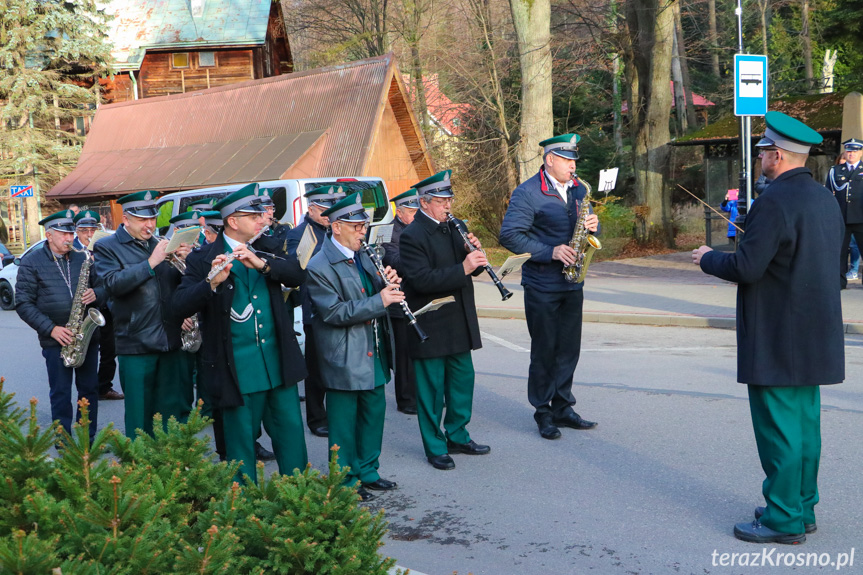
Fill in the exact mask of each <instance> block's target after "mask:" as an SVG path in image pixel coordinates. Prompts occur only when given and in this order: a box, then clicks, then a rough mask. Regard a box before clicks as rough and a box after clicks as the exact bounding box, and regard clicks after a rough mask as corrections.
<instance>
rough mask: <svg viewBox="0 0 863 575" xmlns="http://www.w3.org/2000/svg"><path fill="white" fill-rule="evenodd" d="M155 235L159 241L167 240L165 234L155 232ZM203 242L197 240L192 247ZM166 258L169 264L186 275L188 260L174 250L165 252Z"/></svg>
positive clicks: (196, 246)
mask: <svg viewBox="0 0 863 575" xmlns="http://www.w3.org/2000/svg"><path fill="white" fill-rule="evenodd" d="M153 237H154V238H156V240H157V241H162V240H167V239H168V238H166V237H165V236H160V235H159V234H153ZM200 245H201V244H199V243H198V241H197V240H196V241H195V243H194V244H192V249H195V248H198V247H200ZM165 259H166V260H167V262H168V263H169V264H171V265H172V266H174V268H175V269H176V270H177V271H178V272H180V273H181V274H183V275H186V262H185V260H183V258H181V257H180V256H178V255H177V254H176V253H174V252H169V253H166V254H165Z"/></svg>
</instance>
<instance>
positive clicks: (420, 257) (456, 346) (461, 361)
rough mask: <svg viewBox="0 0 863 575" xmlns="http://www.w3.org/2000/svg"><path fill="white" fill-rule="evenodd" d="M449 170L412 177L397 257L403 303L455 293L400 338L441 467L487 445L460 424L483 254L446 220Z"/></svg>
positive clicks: (416, 304) (470, 372)
mask: <svg viewBox="0 0 863 575" xmlns="http://www.w3.org/2000/svg"><path fill="white" fill-rule="evenodd" d="M451 173H452V172H451V171H450V170H446V171H443V172H439V173H437V174H435V175H434V176H431V177H430V178H426V179H425V180H423V181H421V182H419V183H417V184H414V186H413V187H414V189H416V190H417V193H418V195H419V198H420V210H419V213H418V214H417V215H416V217H415V218H414V221H413V223H412V224H411V225H409V226H408V227H406V228H405V230H404V231H403V232H402V235H401V237H400V238H399V252H400V256H401V258H400V263H399V265H400V266H401V272H402V273H403V274H404V283H405V295H406V296H407V302H408V306H409V307H410V309H412V310H416V309H420V308H421V307H423V306H424V305H426V304H427V303H429V302H431V301H432V300H434V299H438V298H442V297H447V296H453V297H454V298H455V302H454V303H450V304H447V305H444V306H443V307H441V308H440V309H438V310H435V311H432V312H429V313H427V314H425V315H423V316H422V319H421V323H422V328H423V330H425V332H426V334H427V335H428V340H427V341H426V342H424V343H422V342H420V339H419V337H418V336H417V335H416V333H412V334H410V335H409V340H408V345H409V347H410V353H411V357H412V358H413V360H414V369H415V370H416V384H417V412H418V413H417V421H418V422H419V428H420V435H421V436H422V441H423V448H424V449H425V454H426V458H427V459H428V461H429V463H431V464H432V466H433V467H434V468H435V469H441V470H448V469H455V462H454V461H453V459H452V457H450V453H464V454H468V455H484V454H486V453H489V452H490V451H491V448H490V447H489V446H488V445H480V444H478V443H477V442H475V441H474V440H473V439H471V437H470V433H468V430H467V424H468V423H470V419H471V415H472V413H473V388H474V379H475V372H474V368H473V359H472V358H471V350H474V349H479V348H481V347H482V340H481V339H480V335H479V322H478V321H477V317H476V304H475V303H474V296H473V277H472V276H474V275H478V274H480V273H482V271H483V266H485V265H487V263H488V261H487V260H486V258H485V254H484V253H483V252H482V250H480V249H479V248H480V247H481V246H480V243H479V240H477V239H476V238H475V237H473V234H470V235H469V238H470V240H471V243H473V245H474V246H475V247H476V248H477V250H476V251H473V252H471V251H469V250H468V248H467V246H465V244H464V240H463V239H462V237H461V235H460V234H459V233H458V231H457V230H456V229H455V228H454V226H453V224H451V223H449V222H448V221H447V214H448V213H449V212H450V210H451V209H452V201H453V191H452V185H451V184H450V174H451ZM444 402H446V417H444V414H443V411H444ZM441 421H443V427H444V429H443V430H441Z"/></svg>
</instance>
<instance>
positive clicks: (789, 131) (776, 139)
mask: <svg viewBox="0 0 863 575" xmlns="http://www.w3.org/2000/svg"><path fill="white" fill-rule="evenodd" d="M764 123H765V124H767V128H766V129H765V130H764V137H763V138H761V140H759V141H758V143H757V144H755V147H756V148H780V149H782V150H785V151H788V152H793V153H796V154H808V153H809V148H811V147H812V146H816V145H818V144H820V143H821V142H823V141H824V138H822V137H821V134H819V133H818V132H816V131H815V130H813V129H812V128H810V127H809V126H807V125H806V124H804V123H803V122H801V121H800V120H797V119H795V118H792V117H791V116H789V115H787V114H783V113H782V112H773V111H770V112H767V114H766V115H765V116H764Z"/></svg>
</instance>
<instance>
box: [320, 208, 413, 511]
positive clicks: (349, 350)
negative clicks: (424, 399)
mask: <svg viewBox="0 0 863 575" xmlns="http://www.w3.org/2000/svg"><path fill="white" fill-rule="evenodd" d="M360 196H361V194H359V193H355V194H351V195H350V196H348V197H346V198H344V199H343V200H341V201H339V202H338V203H336V204H335V205H334V206H333V207H331V208H330V209H328V210H326V211H324V212H323V213H322V215H323V216H324V217H327V218H328V219H329V221H330V222H331V230H332V234H331V235H330V236H328V237H327V238H326V239H325V240H324V242H323V246H322V247H321V250H320V251H319V252H318V253H317V254H316V255H314V256H313V257H312V259H311V261H309V265H308V268H307V270H306V271H307V272H308V274H309V277H308V281H307V282H306V289H308V292H309V298H310V299H311V303H312V322H313V325H314V330H313V333H314V336H315V343H316V347H317V349H318V350H320V352H321V353H320V355H319V356H318V368H319V370H320V376H321V381H322V383H323V384H324V387H325V388H326V390H327V410H328V412H329V422H330V426H329V445H330V449H332V448H333V447H334V446H336V445H338V446H339V451H338V458H339V464H340V465H342V466H347V467H350V471H349V472H348V476H347V478H346V479H345V482H346V485H354V484H356V482H357V481H359V482H360V483H361V487H359V488H358V489H357V492H358V493H359V495H360V497H361V498H362V500H363V501H368V500H369V499H372V497H373V496H372V494H371V493H369V492H368V491H367V490H369V489H371V490H378V491H388V490H390V489H395V488H396V484H395V482H393V481H389V480H386V479H383V478H381V476H380V474H379V473H378V467H379V462H378V458H379V457H380V454H381V446H382V444H383V435H384V419H385V415H386V396H385V394H384V385H385V384H386V383H387V382H389V380H390V372H391V366H392V350H393V345H392V336H391V333H392V331H391V328H390V322H389V316H388V315H387V307H388V306H389V305H390V304H393V303H398V302H400V301H404V294H403V293H402V292H401V291H399V290H398V282H399V280H398V277H397V276H396V274H395V271H394V270H392V269H391V268H387V269H386V271H387V272H388V276H387V278H388V280H389V285H386V284H385V283H384V281H383V279H381V278H380V276H379V275H378V272H377V269H376V268H375V265H374V264H373V263H372V261H371V260H370V259H369V256H368V255H367V254H366V253H365V252H363V251H361V247H362V240H363V238H365V234H366V230H367V229H368V221H369V215H368V213H367V212H366V210H365V208H364V207H363V204H362V202H361V200H360ZM306 349H307V350H308V348H306ZM306 353H308V351H307V352H306Z"/></svg>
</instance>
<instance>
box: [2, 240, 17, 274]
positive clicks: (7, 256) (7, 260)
mask: <svg viewBox="0 0 863 575" xmlns="http://www.w3.org/2000/svg"><path fill="white" fill-rule="evenodd" d="M13 261H15V256H13V255H12V252H10V251H9V249H8V248H7V247H6V246H4V245H3V244H0V270H2V269H3V268H5V267H6V266H8V265H10V264H11V263H12V262H13Z"/></svg>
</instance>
